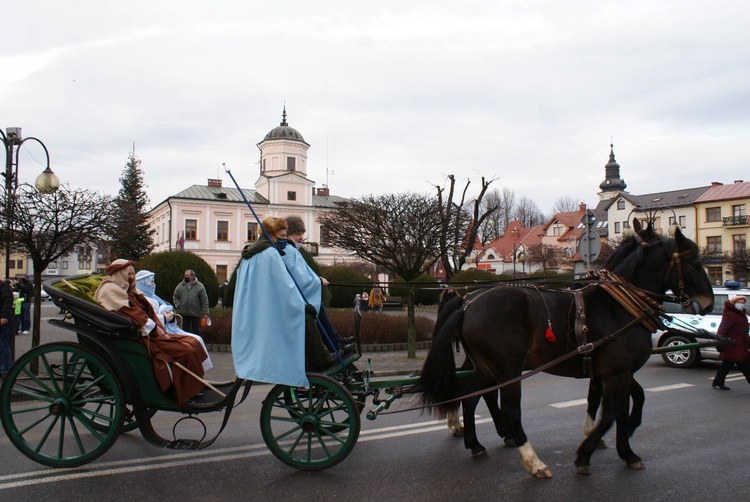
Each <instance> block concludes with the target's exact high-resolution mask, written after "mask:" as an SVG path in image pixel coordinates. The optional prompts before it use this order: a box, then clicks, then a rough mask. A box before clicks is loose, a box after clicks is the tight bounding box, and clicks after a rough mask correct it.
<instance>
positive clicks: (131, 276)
mask: <svg viewBox="0 0 750 502" xmlns="http://www.w3.org/2000/svg"><path fill="white" fill-rule="evenodd" d="M94 298H95V299H96V301H97V302H99V304H100V305H101V306H102V307H104V308H106V309H107V310H112V311H115V312H119V313H120V314H123V315H125V316H127V317H129V318H130V319H132V320H133V322H134V323H135V324H137V325H138V326H140V328H141V333H142V334H143V338H142V339H143V340H144V343H145V344H146V346H147V347H148V349H149V352H150V354H151V363H152V365H153V367H154V373H155V376H156V380H157V382H159V387H160V388H161V390H162V391H166V390H167V389H168V388H169V387H170V386H173V387H174V391H175V395H176V397H177V402H178V403H179V404H180V405H182V404H184V403H185V402H186V401H188V400H189V399H190V398H192V397H193V396H195V395H196V394H197V393H199V392H201V391H202V390H203V388H204V384H203V382H202V381H201V380H199V379H198V378H195V376H193V375H191V374H190V373H189V372H187V371H184V370H183V369H182V368H180V367H179V366H177V365H175V364H171V363H174V362H177V363H180V364H181V365H182V366H183V367H185V368H187V369H188V370H189V371H190V372H192V373H194V374H195V375H197V376H198V377H201V378H202V377H203V366H202V364H201V363H202V362H203V360H205V359H206V357H208V355H207V354H206V352H205V351H204V350H203V347H202V346H201V344H200V342H198V341H197V340H196V339H194V338H192V337H189V336H179V335H168V334H167V333H166V331H165V329H164V325H163V324H162V323H161V321H160V320H159V317H158V316H157V315H156V312H154V309H153V307H152V306H151V303H149V301H148V300H147V299H146V298H145V297H144V296H143V295H142V294H141V293H139V292H138V290H137V289H136V287H135V262H132V261H129V260H123V259H119V260H115V261H113V262H112V263H110V264H109V266H108V267H107V277H105V278H104V279H103V280H102V283H101V284H100V285H99V287H98V288H97V290H96V293H95V294H94ZM170 376H171V378H170Z"/></svg>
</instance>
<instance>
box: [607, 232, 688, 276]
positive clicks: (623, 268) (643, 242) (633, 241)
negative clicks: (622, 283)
mask: <svg viewBox="0 0 750 502" xmlns="http://www.w3.org/2000/svg"><path fill="white" fill-rule="evenodd" d="M656 243H662V244H663V245H664V247H665V249H666V250H667V251H668V252H671V251H670V250H672V249H674V239H672V238H666V237H662V236H661V235H659V234H657V233H655V232H649V231H642V232H641V233H640V234H639V235H631V236H629V237H627V238H626V239H625V240H623V241H622V244H620V245H619V246H618V247H617V249H615V250H614V251H613V252H612V254H611V255H610V257H609V259H607V262H606V263H605V264H604V268H606V269H607V270H609V271H611V272H614V273H616V274H617V275H619V276H621V277H624V278H625V279H630V278H631V277H632V276H633V274H634V273H635V270H636V268H637V267H638V265H639V264H640V263H641V261H642V260H643V254H644V252H645V251H646V249H647V248H648V247H650V246H652V245H654V244H656Z"/></svg>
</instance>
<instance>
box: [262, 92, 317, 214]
mask: <svg viewBox="0 0 750 502" xmlns="http://www.w3.org/2000/svg"><path fill="white" fill-rule="evenodd" d="M257 146H258V149H260V178H258V181H256V182H255V189H256V191H257V192H258V193H259V194H260V195H262V196H264V197H265V198H266V199H268V200H269V202H271V203H272V204H290V205H308V206H309V205H311V204H312V187H313V186H314V185H315V182H314V181H312V180H309V179H307V150H308V149H309V148H310V145H309V144H307V142H306V141H305V138H303V137H302V134H300V133H299V131H297V130H296V129H294V128H293V127H290V126H289V124H288V123H287V121H286V105H285V106H284V111H283V113H282V115H281V123H280V124H279V125H278V126H277V127H275V128H273V129H271V131H269V133H268V134H266V137H265V138H263V141H261V142H260V143H258V145H257Z"/></svg>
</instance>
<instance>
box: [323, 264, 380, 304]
mask: <svg viewBox="0 0 750 502" xmlns="http://www.w3.org/2000/svg"><path fill="white" fill-rule="evenodd" d="M323 277H325V278H326V279H328V282H330V283H331V286H329V287H328V288H324V289H329V290H330V291H331V303H330V304H329V305H330V306H331V307H333V308H352V307H353V306H354V295H356V294H357V293H361V292H362V291H364V290H368V291H369V290H370V287H371V285H372V280H371V279H370V278H369V277H367V276H366V275H364V274H362V273H361V272H357V271H356V270H354V269H352V268H349V267H344V266H338V267H326V268H325V269H324V270H323Z"/></svg>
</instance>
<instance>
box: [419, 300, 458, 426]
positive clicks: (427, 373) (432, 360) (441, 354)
mask: <svg viewBox="0 0 750 502" xmlns="http://www.w3.org/2000/svg"><path fill="white" fill-rule="evenodd" d="M455 300H460V298H455V299H454V300H451V301H450V302H449V303H448V304H447V305H446V307H448V308H450V309H451V311H450V312H446V311H445V309H443V311H442V312H441V315H440V318H439V319H438V322H437V323H436V324H435V330H434V331H433V334H432V345H431V347H430V351H429V352H428V353H427V358H426V359H425V361H424V365H423V366H422V375H421V376H420V377H419V383H418V387H419V390H420V391H421V392H422V403H423V404H426V405H430V404H434V403H440V402H443V401H448V400H451V399H454V398H456V397H458V396H459V388H458V380H457V379H456V361H455V359H454V356H453V340H454V339H455V337H457V336H458V335H459V334H460V332H461V327H462V325H463V320H464V311H463V308H462V303H463V302H462V301H455ZM458 405H459V403H458V402H455V403H449V404H445V405H442V406H438V407H437V410H438V414H439V415H440V416H443V415H445V413H447V412H448V411H451V410H456V409H457V408H458Z"/></svg>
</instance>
